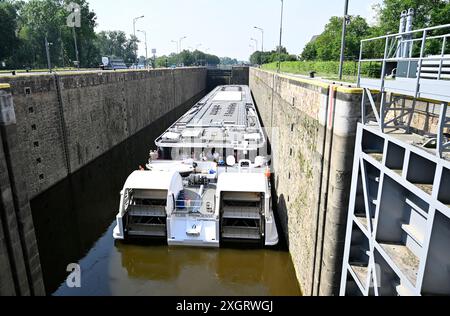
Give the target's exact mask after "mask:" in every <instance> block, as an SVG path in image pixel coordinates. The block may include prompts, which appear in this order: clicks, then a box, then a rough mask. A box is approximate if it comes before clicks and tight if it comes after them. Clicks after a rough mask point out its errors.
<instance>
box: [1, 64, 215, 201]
mask: <svg viewBox="0 0 450 316" xmlns="http://www.w3.org/2000/svg"><path fill="white" fill-rule="evenodd" d="M0 81H2V82H7V83H10V84H11V91H12V94H13V98H14V107H15V113H16V117H17V130H18V137H19V142H20V143H21V146H20V147H21V150H22V155H23V157H25V159H24V160H23V161H22V163H21V168H22V169H23V170H24V171H25V174H26V177H27V179H28V190H29V194H30V197H35V196H37V195H38V194H39V193H41V192H43V191H45V190H47V189H48V188H50V187H51V186H52V185H54V184H56V183H57V182H59V181H61V180H62V179H64V178H65V177H67V175H68V174H70V173H73V172H75V171H77V170H79V169H80V168H81V167H83V166H85V165H86V164H87V163H89V162H91V161H93V160H94V159H96V158H97V157H99V156H100V155H102V154H104V153H105V152H107V151H108V150H110V149H111V148H112V147H114V146H116V145H117V144H119V143H120V142H122V141H124V140H126V139H127V138H129V137H130V136H132V135H134V134H135V133H137V132H139V131H140V130H142V129H143V128H145V127H146V126H148V125H149V124H150V123H151V122H153V121H155V120H157V119H158V118H160V117H162V116H163V115H165V114H166V113H169V112H170V111H172V110H174V109H176V108H177V107H179V106H180V105H182V104H185V103H186V102H194V101H191V100H194V99H195V98H198V97H199V96H202V95H203V94H204V93H205V90H206V69H204V68H185V69H173V70H172V69H168V70H151V71H146V70H145V71H117V72H107V71H102V72H92V73H79V74H74V73H70V74H61V75H41V76H15V77H9V78H0ZM149 141H152V140H149Z"/></svg>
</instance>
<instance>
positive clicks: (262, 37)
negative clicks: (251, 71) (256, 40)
mask: <svg viewBox="0 0 450 316" xmlns="http://www.w3.org/2000/svg"><path fill="white" fill-rule="evenodd" d="M254 28H255V29H256V30H260V31H261V40H262V41H261V51H262V52H263V53H264V29H263V28H260V27H257V26H255V27H254Z"/></svg>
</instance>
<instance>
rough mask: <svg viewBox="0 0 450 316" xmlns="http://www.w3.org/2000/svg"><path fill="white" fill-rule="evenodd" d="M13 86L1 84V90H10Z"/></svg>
mask: <svg viewBox="0 0 450 316" xmlns="http://www.w3.org/2000/svg"><path fill="white" fill-rule="evenodd" d="M9 88H11V85H10V84H9V83H0V89H9Z"/></svg>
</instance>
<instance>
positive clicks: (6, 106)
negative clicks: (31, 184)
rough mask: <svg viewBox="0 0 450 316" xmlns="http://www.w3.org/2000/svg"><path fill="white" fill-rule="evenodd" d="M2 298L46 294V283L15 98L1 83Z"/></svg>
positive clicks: (0, 272)
mask: <svg viewBox="0 0 450 316" xmlns="http://www.w3.org/2000/svg"><path fill="white" fill-rule="evenodd" d="M0 111H1V115H0V192H1V195H0V296H3V295H43V294H44V292H45V290H44V283H43V279H42V272H41V265H40V260H39V253H38V247H37V242H36V236H35V231H34V225H33V218H32V216H31V208H30V203H29V199H28V192H27V183H26V177H25V174H24V172H23V171H24V170H23V169H22V163H23V161H24V157H23V156H22V150H21V146H22V143H21V142H20V141H19V137H18V130H17V125H16V119H15V116H14V109H13V104H12V97H11V93H10V89H9V86H8V85H3V84H0Z"/></svg>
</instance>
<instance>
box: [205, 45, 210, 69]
mask: <svg viewBox="0 0 450 316" xmlns="http://www.w3.org/2000/svg"><path fill="white" fill-rule="evenodd" d="M208 52H209V48H207V49H205V65H206V67H208Z"/></svg>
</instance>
